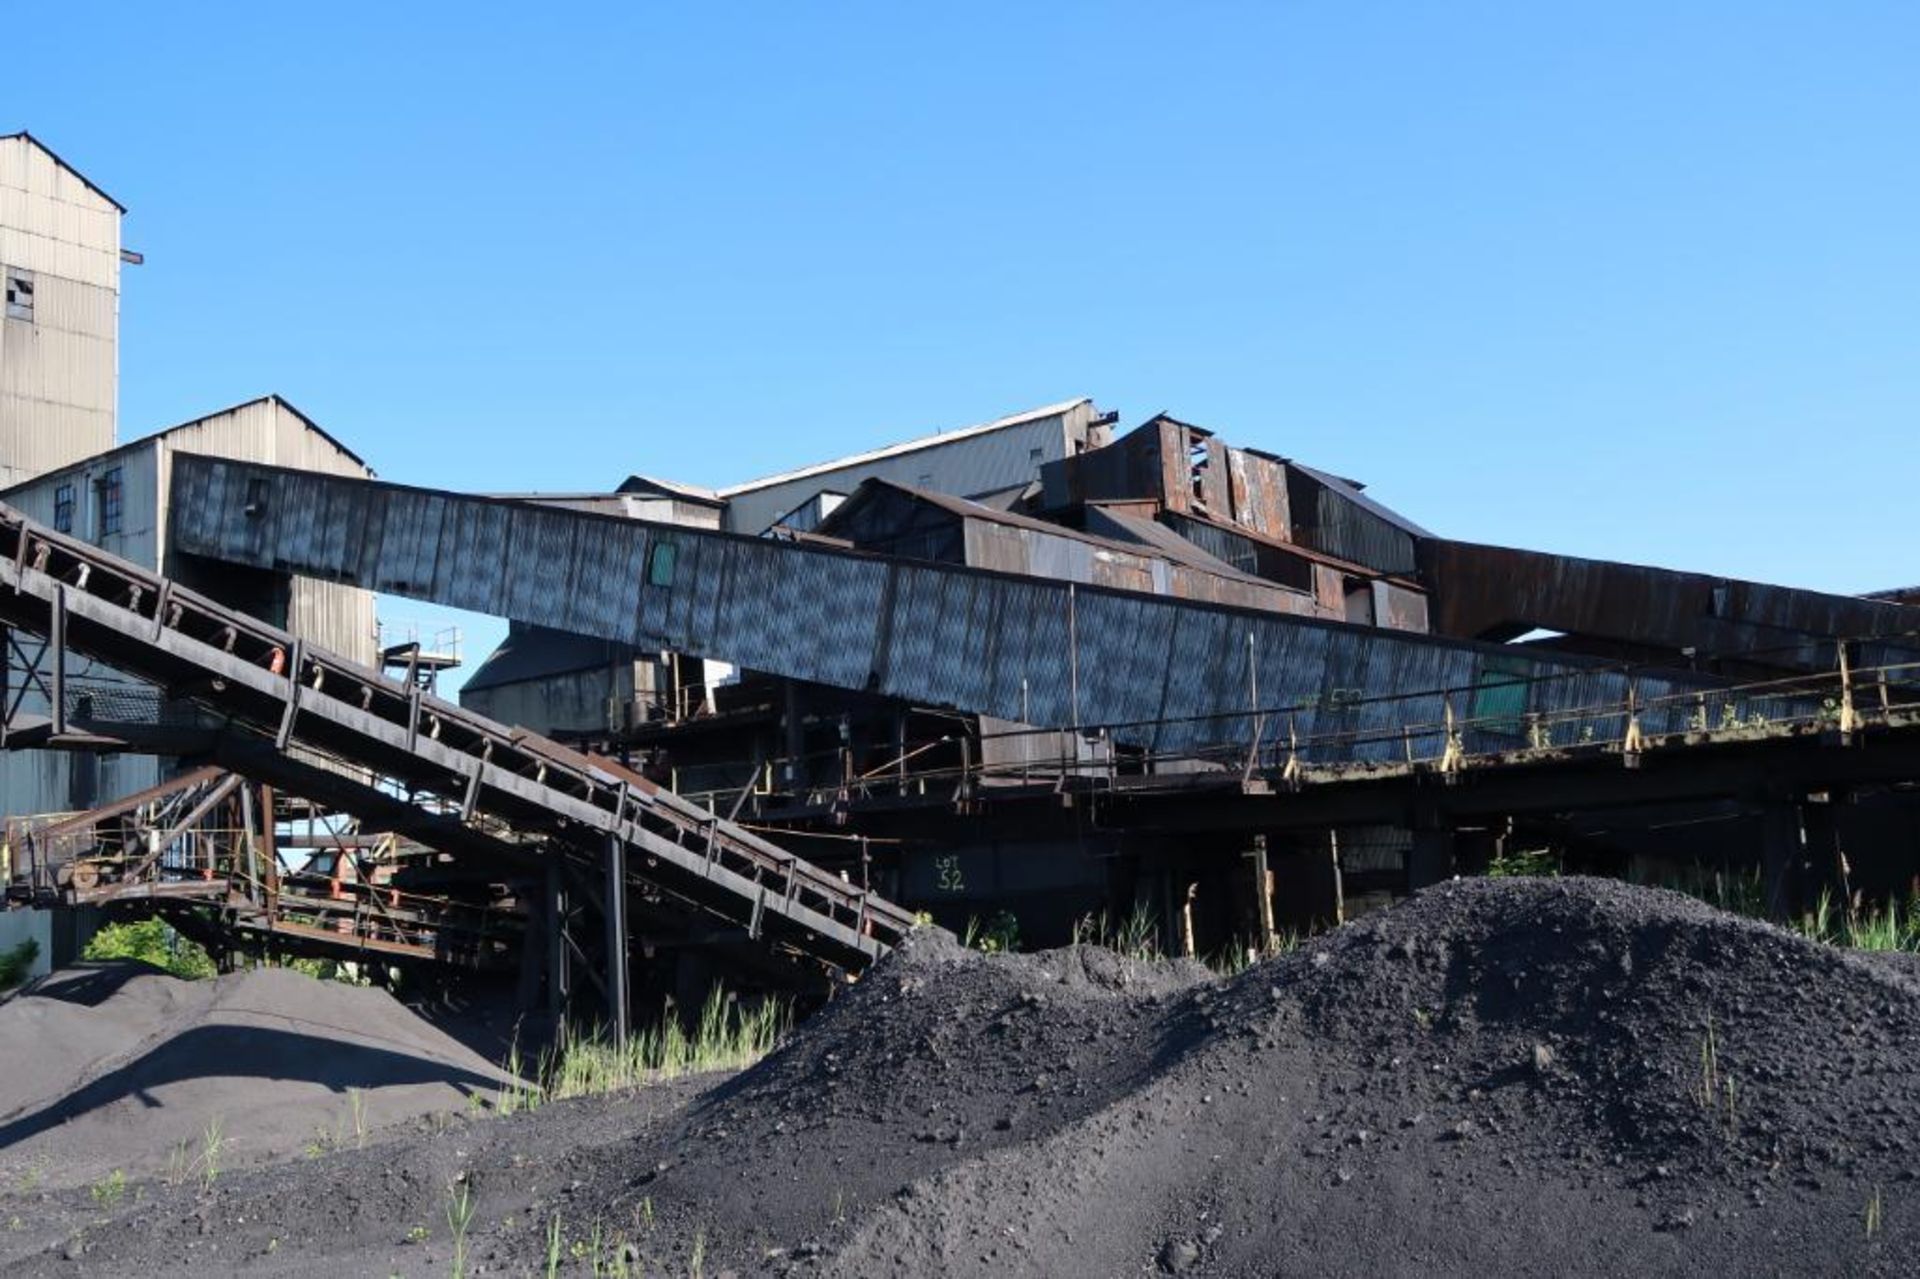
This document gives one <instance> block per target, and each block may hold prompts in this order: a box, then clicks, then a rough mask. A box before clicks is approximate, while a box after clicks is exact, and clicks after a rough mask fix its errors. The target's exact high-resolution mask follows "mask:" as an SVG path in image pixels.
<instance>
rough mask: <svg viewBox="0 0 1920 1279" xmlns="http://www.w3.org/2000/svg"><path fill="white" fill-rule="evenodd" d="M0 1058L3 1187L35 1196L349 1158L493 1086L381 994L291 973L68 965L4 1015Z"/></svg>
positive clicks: (483, 1067)
mask: <svg viewBox="0 0 1920 1279" xmlns="http://www.w3.org/2000/svg"><path fill="white" fill-rule="evenodd" d="M0 1044H4V1045H5V1060H6V1065H7V1069H6V1070H5V1071H0V1152H4V1153H3V1154H0V1175H5V1176H7V1177H8V1178H9V1179H11V1180H13V1181H15V1182H16V1183H25V1184H32V1185H38V1184H46V1185H48V1186H60V1185H79V1184H83V1183H87V1182H91V1181H94V1180H96V1179H98V1178H101V1177H103V1176H105V1175H107V1174H108V1173H110V1172H111V1171H112V1170H114V1169H119V1170H121V1171H122V1172H124V1173H125V1174H126V1175H127V1176H129V1177H138V1176H141V1175H148V1174H158V1173H162V1172H165V1171H168V1170H169V1169H170V1168H171V1169H172V1170H174V1171H176V1172H177V1171H178V1170H179V1167H180V1166H181V1165H182V1164H184V1163H186V1162H188V1161H191V1160H194V1159H198V1158H201V1157H203V1156H204V1155H205V1153H206V1152H207V1149H208V1145H209V1142H210V1141H211V1142H213V1143H215V1144H216V1145H217V1148H218V1153H217V1156H216V1158H217V1159H218V1160H219V1162H220V1163H221V1164H222V1165H224V1166H229V1167H232V1166H240V1165H244V1164H248V1163H255V1162H259V1161H262V1160H266V1159H271V1158H275V1157H279V1156H285V1155H289V1154H294V1153H297V1152H300V1151H302V1150H303V1149H306V1148H316V1149H317V1148H322V1147H327V1146H332V1145H339V1144H358V1143H359V1142H361V1141H363V1140H364V1139H365V1137H366V1136H367V1134H369V1133H372V1132H374V1131H377V1130H379V1129H381V1128H383V1127H387V1126H390V1125H392V1124H394V1123H396V1122H399V1121H401V1120H406V1119H411V1118H414V1117H416V1116H418V1115H421V1114H424V1113H428V1112H431V1111H436V1110H446V1109H454V1108H458V1107H460V1106H461V1105H462V1104H463V1101H464V1099H465V1096H466V1094H467V1093H469V1092H474V1091H488V1092H490V1091H492V1089H493V1088H494V1087H495V1086H496V1083H495V1081H496V1079H497V1077H498V1072H497V1071H496V1070H495V1069H494V1068H493V1067H492V1066H491V1065H489V1063H487V1062H486V1061H484V1060H482V1059H481V1058H479V1057H478V1056H476V1055H475V1054H473V1053H472V1052H470V1051H468V1050H467V1049H465V1048H464V1047H462V1046H461V1045H460V1044H459V1043H457V1042H456V1041H454V1040H452V1039H451V1038H449V1037H447V1036H446V1035H444V1034H442V1033H441V1032H440V1031H438V1030H436V1029H434V1028H433V1027H432V1026H430V1025H428V1024H427V1023H426V1022H424V1021H422V1020H421V1019H420V1018H419V1017H417V1016H416V1015H415V1014H414V1013H412V1012H411V1011H409V1010H408V1009H407V1008H406V1007H404V1006H403V1005H402V1004H400V1003H399V1002H398V1001H397V1000H395V999H394V998H393V997H392V996H390V995H388V994H386V993H385V992H383V991H378V990H372V989H367V988H361V987H353V986H347V985H344V984H342V983H339V982H323V981H316V980H314V979H313V978H310V977H307V976H304V975H302V974H300V973H297V972H294V971H291V970H288V969H261V970H256V971H250V972H243V973H235V974H232V975H230V976H225V977H218V978H214V979H212V980H208V981H197V982H189V981H181V980H178V979H176V978H174V977H170V976H168V975H166V974H165V973H162V972H160V971H158V970H156V969H153V968H150V967H147V966H146V965H142V964H137V963H114V964H100V965H88V966H84V967H81V968H76V969H69V970H66V971H63V972H59V973H55V974H53V975H51V976H49V977H47V978H45V979H43V980H41V981H39V982H36V983H34V984H33V985H31V986H29V987H27V988H25V989H23V990H22V991H20V992H19V993H18V994H16V995H14V996H12V997H10V998H9V999H7V1000H6V1001H5V1002H4V1003H0Z"/></svg>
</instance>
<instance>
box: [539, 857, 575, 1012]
mask: <svg viewBox="0 0 1920 1279" xmlns="http://www.w3.org/2000/svg"><path fill="white" fill-rule="evenodd" d="M542 907H543V909H542V911H541V913H542V915H543V916H544V917H545V919H546V925H547V929H546V943H547V1011H548V1012H550V1013H552V1014H553V1015H554V1016H555V1017H559V1016H561V1015H562V1014H564V1013H565V1012H566V1011H567V1003H568V1001H569V1000H570V999H571V998H572V995H573V970H572V968H571V966H570V965H571V957H570V956H569V954H568V953H567V880H566V876H565V874H564V873H563V872H562V869H561V866H560V862H559V860H558V859H557V858H556V859H552V860H549V861H548V862H547V884H546V893H545V896H544V899H543V901H542Z"/></svg>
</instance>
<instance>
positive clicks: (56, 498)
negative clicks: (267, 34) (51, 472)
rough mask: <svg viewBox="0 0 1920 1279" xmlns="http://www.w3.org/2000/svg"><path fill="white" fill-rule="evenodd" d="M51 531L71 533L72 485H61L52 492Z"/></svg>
mask: <svg viewBox="0 0 1920 1279" xmlns="http://www.w3.org/2000/svg"><path fill="white" fill-rule="evenodd" d="M53 531H54V532H56V533H71V532H73V485H71V484H62V485H61V486H60V487H59V488H57V489H55V490H54V491H53Z"/></svg>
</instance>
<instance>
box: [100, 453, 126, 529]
mask: <svg viewBox="0 0 1920 1279" xmlns="http://www.w3.org/2000/svg"><path fill="white" fill-rule="evenodd" d="M99 482H100V536H102V537H105V536H106V535H107V534H109V533H118V532H119V531H120V528H121V524H122V518H123V513H122V509H121V508H122V500H123V486H122V484H121V482H120V468H119V467H117V466H116V467H114V468H113V469H111V470H109V471H107V472H106V473H105V474H104V475H102V476H101V477H100V481H99Z"/></svg>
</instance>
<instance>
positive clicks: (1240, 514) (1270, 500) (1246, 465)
mask: <svg viewBox="0 0 1920 1279" xmlns="http://www.w3.org/2000/svg"><path fill="white" fill-rule="evenodd" d="M1227 467H1228V472H1229V473H1230V474H1231V475H1232V477H1233V522H1234V523H1236V524H1239V525H1241V526H1242V527H1245V528H1249V529H1252V530H1253V531H1254V532H1256V533H1259V534H1260V535H1262V536H1263V537H1270V538H1273V539H1275V540H1276V541H1282V542H1284V541H1288V540H1289V539H1290V538H1291V536H1292V528H1291V524H1290V521H1289V519H1288V515H1287V468H1286V466H1285V465H1284V464H1282V463H1281V462H1280V460H1279V459H1277V458H1272V457H1267V456H1265V455H1263V454H1261V453H1258V452H1256V451H1254V450H1252V449H1229V450H1228V451H1227Z"/></svg>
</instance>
